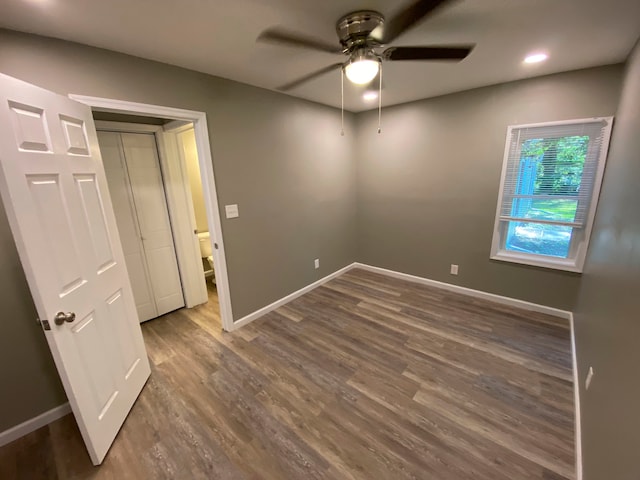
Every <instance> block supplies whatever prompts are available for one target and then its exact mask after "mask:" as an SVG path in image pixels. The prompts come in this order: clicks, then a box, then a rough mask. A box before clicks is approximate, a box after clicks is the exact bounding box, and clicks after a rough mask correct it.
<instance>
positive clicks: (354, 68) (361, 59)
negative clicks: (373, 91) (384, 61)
mask: <svg viewBox="0 0 640 480" xmlns="http://www.w3.org/2000/svg"><path fill="white" fill-rule="evenodd" d="M379 70H380V60H379V59H378V58H377V57H375V56H374V55H372V54H370V53H364V54H356V55H354V56H352V57H351V59H350V60H349V63H347V64H346V65H345V67H344V73H345V75H346V76H347V78H348V79H349V81H350V82H351V83H355V84H356V85H364V84H367V83H369V82H370V81H371V80H373V79H374V78H375V77H376V75H377V74H378V71H379Z"/></svg>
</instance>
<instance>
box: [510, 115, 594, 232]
mask: <svg viewBox="0 0 640 480" xmlns="http://www.w3.org/2000/svg"><path fill="white" fill-rule="evenodd" d="M606 126H607V123H606V121H604V120H600V121H597V122H592V123H580V124H570V125H555V126H541V127H524V128H513V129H512V130H511V143H510V146H509V155H508V157H507V167H506V174H505V179H504V185H503V190H502V205H501V209H500V219H501V220H523V221H524V220H526V221H531V220H534V221H537V222H539V223H550V224H556V225H567V226H576V227H582V226H584V224H585V223H586V219H587V215H588V212H589V207H590V202H591V194H592V193H593V185H594V181H595V177H596V174H597V172H598V163H599V160H600V151H601V148H602V143H603V140H604V139H605V136H606V132H607V130H606ZM585 138H586V140H587V141H586V142H585ZM557 139H562V140H563V143H564V146H565V148H567V147H568V148H569V149H571V148H572V147H573V148H574V149H579V148H580V147H581V146H582V145H584V144H585V143H586V144H587V152H586V156H585V158H584V164H583V166H582V169H581V171H580V168H579V167H572V166H571V165H569V163H570V162H566V163H567V165H566V168H562V167H563V165H561V163H562V162H561V161H559V159H558V158H557V153H558V148H556V147H554V146H553V145H551V146H549V144H551V143H552V142H554V140H557ZM536 143H537V145H535V144H536ZM532 146H533V147H532ZM527 147H529V148H530V149H531V152H530V153H531V155H527V153H529V152H527V151H526V149H527ZM536 147H538V148H537V149H536ZM545 148H546V150H545ZM527 169H529V170H531V171H530V172H527V171H526V170H527ZM534 170H535V171H534ZM534 179H535V180H537V181H535V182H534ZM543 199H545V200H553V201H555V202H557V203H559V204H565V206H566V207H567V208H565V211H567V212H570V211H571V210H572V208H571V207H573V206H574V205H575V215H572V217H573V218H568V217H567V216H564V217H562V216H558V218H538V219H532V218H530V217H527V216H523V212H526V211H527V210H526V208H524V205H526V204H529V203H530V202H531V201H535V200H543ZM550 217H553V215H551V216H550Z"/></svg>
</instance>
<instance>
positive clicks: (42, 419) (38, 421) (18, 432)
mask: <svg viewBox="0 0 640 480" xmlns="http://www.w3.org/2000/svg"><path fill="white" fill-rule="evenodd" d="M70 413H71V407H70V406H69V402H67V403H63V404H62V405H59V406H57V407H55V408H52V409H51V410H49V411H46V412H44V413H41V414H40V415H38V416H37V417H33V418H30V419H29V420H27V421H25V422H22V423H20V424H18V425H16V426H15V427H11V428H10V429H9V430H5V431H4V432H1V433H0V447H2V446H3V445H6V444H8V443H11V442H13V441H14V440H17V439H19V438H21V437H24V436H25V435H28V434H29V433H31V432H35V431H36V430H38V429H39V428H42V427H44V426H45V425H49V424H50V423H51V422H55V421H56V420H58V419H59V418H62V417H64V416H65V415H68V414H70Z"/></svg>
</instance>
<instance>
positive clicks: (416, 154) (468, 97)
mask: <svg viewBox="0 0 640 480" xmlns="http://www.w3.org/2000/svg"><path fill="white" fill-rule="evenodd" d="M621 74H622V67H621V66H611V67H601V68H594V69H589V70H582V71H576V72H570V73H563V74H558V75H551V76H547V77H540V78H536V79H532V80H525V81H520V82H514V83H507V84H502V85H496V86H492V87H486V88H480V89H477V90H471V91H467V92H463V93H457V94H453V95H448V96H444V97H438V98H433V99H428V100H423V101H419V102H412V103H409V104H405V105H400V106H397V107H391V108H386V109H384V111H383V112H382V115H383V116H382V131H383V133H382V134H381V135H378V134H377V133H376V126H377V112H367V113H364V114H360V115H358V117H357V120H356V122H357V132H358V133H357V135H358V139H357V145H358V153H357V158H358V182H357V185H358V260H359V261H361V262H364V263H368V264H371V265H375V266H379V267H384V268H389V269H392V270H397V271H400V272H405V273H410V274H414V275H419V276H423V277H427V278H431V279H434V280H440V281H444V282H449V283H453V284H457V285H462V286H465V287H470V288H474V289H478V290H483V291H487V292H491V293H496V294H499V295H506V296H508V297H514V298H519V299H522V300H527V301H531V302H535V303H540V304H543V305H549V306H553V307H557V308H561V309H566V310H572V309H573V307H574V304H575V300H576V296H577V292H578V287H579V283H580V276H579V275H577V274H570V273H564V272H560V271H556V270H548V269H542V268H535V267H527V266H521V265H517V264H512V263H504V262H498V261H492V260H489V251H490V248H491V238H492V235H493V225H494V219H495V213H496V202H497V198H498V190H499V185H500V173H501V168H502V160H503V154H504V145H505V138H506V133H507V126H508V125H513V124H523V123H536V122H545V121H553V120H565V119H572V118H584V117H594V116H608V115H613V114H614V113H615V111H616V106H617V102H618V94H619V84H620V80H621ZM388 88H393V86H391V85H389V86H388ZM452 263H455V264H458V265H460V273H459V275H458V276H457V277H456V276H452V275H450V274H449V268H450V264H452Z"/></svg>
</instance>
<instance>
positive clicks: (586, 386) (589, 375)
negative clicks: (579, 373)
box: [584, 367, 593, 390]
mask: <svg viewBox="0 0 640 480" xmlns="http://www.w3.org/2000/svg"><path fill="white" fill-rule="evenodd" d="M591 380H593V367H589V372H588V373H587V379H586V380H585V381H584V389H585V390H589V387H590V386H591Z"/></svg>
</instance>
